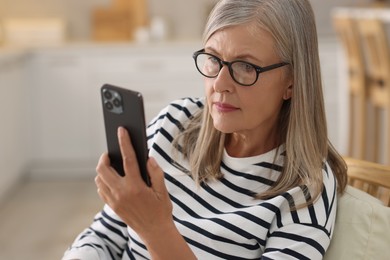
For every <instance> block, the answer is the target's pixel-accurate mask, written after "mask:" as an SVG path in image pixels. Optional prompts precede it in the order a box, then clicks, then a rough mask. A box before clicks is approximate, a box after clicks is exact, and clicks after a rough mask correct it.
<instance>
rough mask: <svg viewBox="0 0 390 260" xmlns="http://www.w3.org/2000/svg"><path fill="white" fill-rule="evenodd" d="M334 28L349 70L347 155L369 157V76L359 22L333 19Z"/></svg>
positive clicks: (345, 16)
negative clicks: (367, 123)
mask: <svg viewBox="0 0 390 260" xmlns="http://www.w3.org/2000/svg"><path fill="white" fill-rule="evenodd" d="M332 19H333V26H334V28H335V30H336V32H337V35H338V37H339V39H340V43H341V44H342V46H343V50H344V53H345V58H346V61H347V67H348V84H349V86H348V93H349V94H348V97H349V141H348V142H349V148H348V155H349V156H353V157H356V158H359V159H364V158H365V157H366V154H365V153H366V150H367V149H366V108H367V101H366V75H365V63H364V57H363V52H362V46H361V44H360V40H359V33H358V30H357V25H356V22H355V20H354V19H353V18H351V17H349V16H347V15H344V14H335V15H333V18H332Z"/></svg>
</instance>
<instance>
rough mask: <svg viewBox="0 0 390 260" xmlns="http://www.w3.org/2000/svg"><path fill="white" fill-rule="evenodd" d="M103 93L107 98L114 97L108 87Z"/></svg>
mask: <svg viewBox="0 0 390 260" xmlns="http://www.w3.org/2000/svg"><path fill="white" fill-rule="evenodd" d="M103 95H104V97H105V98H107V99H111V98H112V94H111V92H110V91H109V90H108V89H105V90H103Z"/></svg>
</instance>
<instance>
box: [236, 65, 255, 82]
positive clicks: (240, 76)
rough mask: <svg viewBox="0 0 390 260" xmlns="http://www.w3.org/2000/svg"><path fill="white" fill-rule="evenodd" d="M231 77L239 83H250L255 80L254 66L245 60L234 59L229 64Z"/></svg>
mask: <svg viewBox="0 0 390 260" xmlns="http://www.w3.org/2000/svg"><path fill="white" fill-rule="evenodd" d="M231 70H232V71H231V73H232V77H233V78H234V80H235V81H236V82H238V83H239V84H241V85H252V84H254V83H255V82H256V79H257V71H256V68H255V67H254V66H253V65H252V64H250V63H246V62H242V61H236V62H233V63H232V64H231Z"/></svg>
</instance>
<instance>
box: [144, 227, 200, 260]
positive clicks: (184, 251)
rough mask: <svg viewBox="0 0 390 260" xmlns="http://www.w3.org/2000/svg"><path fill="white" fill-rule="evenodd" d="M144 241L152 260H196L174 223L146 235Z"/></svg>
mask: <svg viewBox="0 0 390 260" xmlns="http://www.w3.org/2000/svg"><path fill="white" fill-rule="evenodd" d="M142 239H143V241H144V243H145V245H146V247H147V248H148V251H149V253H150V255H151V257H152V259H155V260H165V259H169V260H170V259H189V260H190V259H196V257H195V255H194V253H193V252H192V250H191V248H190V247H189V246H188V244H187V242H186V241H185V239H184V238H183V236H182V235H181V234H180V232H179V231H178V230H177V228H176V226H175V224H174V223H173V222H172V223H171V224H167V225H165V226H164V225H163V226H161V227H159V228H158V230H155V231H154V232H151V233H150V234H145V235H144V236H142Z"/></svg>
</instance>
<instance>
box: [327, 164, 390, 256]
mask: <svg viewBox="0 0 390 260" xmlns="http://www.w3.org/2000/svg"><path fill="white" fill-rule="evenodd" d="M344 159H345V161H346V163H347V165H348V178H349V181H350V184H349V185H348V186H347V188H346V190H345V192H344V194H342V195H341V196H340V197H339V198H338V204H337V216H336V222H335V228H334V231H333V237H332V240H331V243H330V246H329V248H328V250H327V252H326V254H325V256H324V260H344V259H354V260H366V259H389V256H390V247H389V245H390V232H389V230H390V207H389V206H390V203H389V201H390V199H389V198H390V195H389V194H388V193H387V195H386V197H385V196H384V194H386V193H385V192H384V191H386V189H387V191H389V188H390V166H385V165H380V164H377V163H372V162H368V161H362V160H358V159H353V158H344ZM355 180H359V181H363V182H365V183H367V185H366V186H363V187H360V186H359V189H357V188H355V187H353V186H354V185H355ZM379 186H380V187H381V188H383V189H384V190H382V192H380V193H379V194H377V192H376V191H380V189H379V188H378V187H379ZM360 188H361V189H363V190H367V192H364V191H363V190H360ZM369 193H370V194H371V195H370V194H369ZM372 195H373V196H377V198H380V199H381V200H378V199H377V198H375V197H373V196H372ZM383 203H385V205H387V206H385V205H383Z"/></svg>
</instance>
